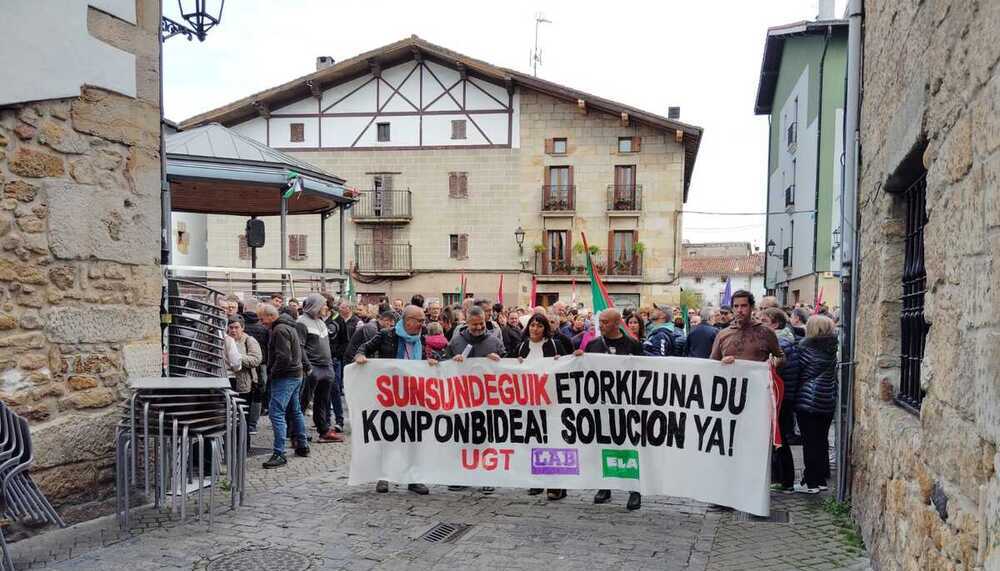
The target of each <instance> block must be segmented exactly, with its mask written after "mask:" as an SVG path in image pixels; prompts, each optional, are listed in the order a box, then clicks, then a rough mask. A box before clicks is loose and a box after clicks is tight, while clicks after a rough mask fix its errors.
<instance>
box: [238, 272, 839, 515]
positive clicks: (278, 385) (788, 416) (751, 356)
mask: <svg viewBox="0 0 1000 571" xmlns="http://www.w3.org/2000/svg"><path fill="white" fill-rule="evenodd" d="M221 305H222V306H223V307H224V308H225V310H226V313H227V315H228V316H229V330H228V333H229V335H228V338H227V359H226V360H227V365H228V366H229V368H230V371H231V377H232V383H233V389H234V390H235V391H236V392H238V393H241V394H244V395H245V396H246V398H247V400H248V401H249V402H250V407H249V413H248V418H247V423H248V427H249V429H250V431H251V432H252V433H254V432H256V430H257V420H258V418H259V416H260V415H261V414H262V410H263V409H266V411H267V414H268V416H269V418H270V421H271V426H272V430H273V433H274V446H273V453H272V455H271V457H270V458H269V459H268V460H267V461H266V462H264V467H265V468H278V467H281V466H284V465H285V464H287V462H288V460H287V458H286V456H285V443H286V442H285V441H286V439H289V438H290V440H291V443H292V448H293V449H294V451H295V454H296V455H298V456H308V455H309V442H310V441H311V438H310V437H309V436H308V433H307V430H306V420H305V414H306V413H307V412H308V410H309V409H310V408H311V410H312V420H313V423H314V425H315V428H316V433H317V435H318V436H317V441H318V442H320V443H339V442H343V441H344V436H343V433H344V416H343V414H344V407H343V402H344V401H343V394H344V386H343V368H344V366H345V364H350V363H352V362H353V363H358V364H360V365H363V364H364V363H366V362H367V360H368V359H373V358H382V359H415V360H426V361H429V362H430V363H431V364H436V363H437V362H438V361H442V360H449V359H450V360H454V361H456V362H461V361H463V360H464V359H466V358H487V359H493V360H499V359H501V358H504V357H511V358H517V359H520V360H525V359H527V360H533V359H547V358H553V359H558V358H559V357H561V356H567V355H582V354H583V353H607V354H614V355H645V356H653V357H692V358H701V359H715V360H719V361H722V363H724V364H729V363H733V362H734V361H735V360H736V359H745V360H753V361H769V362H770V363H771V364H772V365H774V367H775V368H776V371H777V373H778V374H779V375H780V377H781V378H782V380H783V383H784V398H783V400H782V402H781V405H780V410H779V423H778V424H779V431H780V434H781V437H782V441H783V445H781V446H779V447H777V448H776V449H775V450H774V453H773V455H772V480H773V481H774V484H773V485H772V489H773V490H775V491H783V492H791V491H798V492H803V493H810V494H811V493H818V492H819V491H820V490H823V489H826V487H827V480H828V478H829V477H830V466H829V459H828V452H829V451H828V434H829V429H830V425H831V422H832V419H833V413H834V408H835V405H836V401H837V376H836V373H835V368H836V361H837V334H836V320H835V319H834V318H832V316H831V315H830V314H829V311H828V310H827V308H826V307H825V306H821V307H819V308H816V309H815V310H814V309H813V308H812V307H806V306H798V307H786V308H780V307H778V304H777V301H776V299H775V298H773V297H765V298H764V299H762V300H761V302H760V304H759V306H758V305H756V304H755V299H754V296H753V295H752V294H750V293H749V292H746V291H742V290H741V291H737V292H736V293H734V294H733V295H732V305H723V306H721V307H719V308H717V309H713V308H705V309H701V310H700V311H696V310H693V309H692V310H688V311H687V314H686V315H685V314H684V313H683V312H682V310H681V308H675V307H670V306H664V305H653V306H649V307H645V306H644V307H639V308H625V309H624V310H621V311H619V310H618V309H613V308H612V309H608V310H605V311H603V312H601V313H600V314H598V315H595V314H593V313H592V312H589V311H587V310H586V309H584V308H583V307H582V306H580V305H575V304H574V305H569V304H566V303H564V302H556V303H555V304H553V305H552V306H550V307H540V306H539V307H505V306H503V305H502V304H499V303H493V302H492V301H491V300H488V299H483V298H475V299H474V298H467V299H465V300H464V301H463V302H462V303H461V304H452V305H443V304H442V303H441V302H440V301H438V300H436V299H425V298H424V297H423V296H421V295H415V296H413V298H412V299H411V300H410V303H409V304H404V302H403V300H402V299H394V300H392V301H391V302H390V301H389V300H387V299H386V300H383V302H382V303H381V304H378V305H374V304H354V303H350V302H348V301H341V300H337V299H336V298H334V297H333V296H331V295H328V294H318V293H311V294H309V295H308V296H306V297H305V298H304V299H303V300H301V301H300V300H297V299H288V300H285V299H284V298H283V297H282V296H281V295H279V294H275V295H272V296H269V297H267V298H263V299H260V300H250V302H249V303H248V305H246V306H244V302H243V301H241V300H239V299H237V298H235V297H228V298H226V300H224V301H223V302H222V304H221ZM595 329H598V330H599V331H600V334H599V335H597V334H595ZM796 426H797V427H798V429H799V431H800V432H801V437H800V436H799V435H798V434H796V432H795V429H796ZM799 441H800V442H801V443H802V445H803V459H804V464H805V465H804V471H803V475H802V479H801V481H800V482H795V481H794V478H795V467H794V461H793V458H792V454H791V451H790V449H789V446H790V444H791V443H793V442H799ZM407 488H408V489H409V490H410V491H412V492H414V493H417V494H421V495H423V494H427V493H428V489H427V486H425V485H423V484H420V483H408V484H407ZM462 488H463V487H462V486H450V487H449V489H452V490H456V489H462ZM388 490H389V484H388V482H385V481H380V482H378V484H377V485H376V491H378V492H380V493H385V492H387V491H388ZM481 491H483V492H485V493H489V492H492V491H493V489H492V488H481ZM543 491H544V490H542V489H531V490H529V491H528V493H529V494H532V495H535V494H540V493H542V492H543ZM565 496H566V491H565V490H558V489H553V490H548V493H547V497H548V499H550V500H559V499H562V498H564V497H565ZM610 500H611V490H599V491H598V492H597V494H596V495H595V496H594V503H605V502H608V501H610ZM640 506H641V496H640V495H639V493H637V492H631V493H630V494H629V499H628V502H627V507H628V509H630V510H634V509H638V508H639V507H640Z"/></svg>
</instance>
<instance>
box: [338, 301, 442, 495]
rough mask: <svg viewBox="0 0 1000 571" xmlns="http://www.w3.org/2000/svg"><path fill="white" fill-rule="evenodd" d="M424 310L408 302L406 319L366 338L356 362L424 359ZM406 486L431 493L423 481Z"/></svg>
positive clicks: (379, 487)
mask: <svg viewBox="0 0 1000 571" xmlns="http://www.w3.org/2000/svg"><path fill="white" fill-rule="evenodd" d="M425 320H426V318H425V316H424V310H423V309H421V308H419V307H417V306H416V305H408V306H406V307H405V308H403V318H402V319H400V320H399V321H397V322H396V325H395V327H387V328H386V329H383V330H381V331H379V332H378V335H376V336H375V337H372V338H371V339H369V340H368V341H366V342H365V343H364V344H363V345H361V347H358V353H357V355H355V357H354V362H355V363H356V364H357V365H361V366H363V365H364V364H365V363H367V362H368V359H369V358H372V359H407V360H415V361H418V360H421V359H423V358H424V343H423V339H422V336H421V331H422V330H423V327H424V321H425ZM427 362H428V363H430V364H431V365H437V360H436V359H434V358H433V357H432V356H431V355H430V354H428V356H427ZM406 487H407V489H408V490H410V491H411V492H413V493H415V494H419V495H421V496H423V495H427V494H428V493H429V491H428V489H427V486H425V485H423V484H408V485H407V486H406ZM375 491H376V492H378V493H380V494H384V493H386V492H388V491H389V482H387V481H385V480H379V481H378V483H377V484H376V485H375Z"/></svg>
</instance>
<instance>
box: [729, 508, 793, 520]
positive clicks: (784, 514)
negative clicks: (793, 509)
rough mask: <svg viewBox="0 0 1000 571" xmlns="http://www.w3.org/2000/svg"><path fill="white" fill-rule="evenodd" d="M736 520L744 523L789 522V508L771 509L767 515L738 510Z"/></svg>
mask: <svg viewBox="0 0 1000 571" xmlns="http://www.w3.org/2000/svg"><path fill="white" fill-rule="evenodd" d="M736 521H739V522H744V523H788V521H789V519H788V510H771V515H769V516H767V517H760V516H755V515H753V514H749V513H747V512H736Z"/></svg>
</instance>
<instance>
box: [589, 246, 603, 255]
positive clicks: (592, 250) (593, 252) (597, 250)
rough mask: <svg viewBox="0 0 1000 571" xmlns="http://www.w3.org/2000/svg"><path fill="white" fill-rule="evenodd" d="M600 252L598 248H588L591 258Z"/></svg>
mask: <svg viewBox="0 0 1000 571" xmlns="http://www.w3.org/2000/svg"><path fill="white" fill-rule="evenodd" d="M600 251H601V249H600V248H598V247H597V246H591V247H590V255H591V256H596V255H597V254H598V253H600Z"/></svg>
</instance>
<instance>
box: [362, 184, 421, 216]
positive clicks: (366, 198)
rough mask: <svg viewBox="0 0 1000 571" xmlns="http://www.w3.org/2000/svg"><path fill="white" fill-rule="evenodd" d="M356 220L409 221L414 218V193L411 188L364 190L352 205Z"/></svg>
mask: <svg viewBox="0 0 1000 571" xmlns="http://www.w3.org/2000/svg"><path fill="white" fill-rule="evenodd" d="M351 219H352V220H354V221H356V222H378V221H394V222H398V221H409V220H412V219H413V193H411V192H410V191H409V190H362V191H360V196H358V199H357V202H355V203H354V206H352V207H351Z"/></svg>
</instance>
